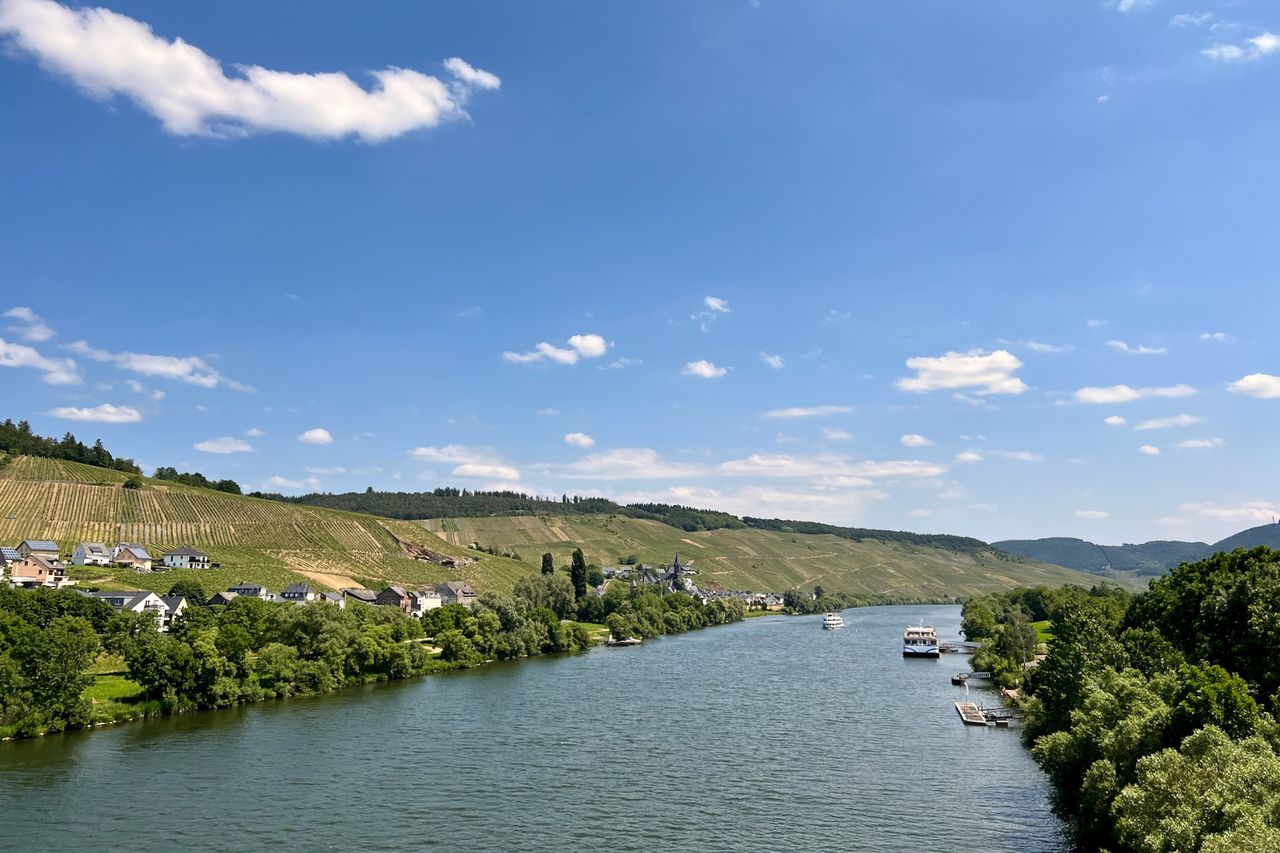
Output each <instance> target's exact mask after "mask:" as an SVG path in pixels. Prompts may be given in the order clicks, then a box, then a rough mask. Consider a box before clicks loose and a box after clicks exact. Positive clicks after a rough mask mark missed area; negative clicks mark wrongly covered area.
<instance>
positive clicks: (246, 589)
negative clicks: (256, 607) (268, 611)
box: [227, 581, 276, 601]
mask: <svg viewBox="0 0 1280 853" xmlns="http://www.w3.org/2000/svg"><path fill="white" fill-rule="evenodd" d="M227 592H234V593H235V594H236V595H247V596H249V597H250V598H261V599H262V600H263V601H275V600H276V594H275V593H274V592H272V591H271V590H269V589H267V588H266V587H265V586H263V585H262V584H259V583H249V582H248V581H240V583H238V584H236V585H235V586H232V587H228V588H227Z"/></svg>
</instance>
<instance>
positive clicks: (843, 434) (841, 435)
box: [822, 427, 853, 441]
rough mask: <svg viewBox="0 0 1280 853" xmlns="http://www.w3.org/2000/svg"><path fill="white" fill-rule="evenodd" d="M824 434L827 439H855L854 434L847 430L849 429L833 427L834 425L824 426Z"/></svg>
mask: <svg viewBox="0 0 1280 853" xmlns="http://www.w3.org/2000/svg"><path fill="white" fill-rule="evenodd" d="M822 435H823V437H824V438H825V439H826V440H827V441H851V440H853V435H852V434H851V433H849V432H847V431H845V430H842V429H835V428H833V427H823V428H822Z"/></svg>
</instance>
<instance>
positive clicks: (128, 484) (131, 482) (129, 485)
mask: <svg viewBox="0 0 1280 853" xmlns="http://www.w3.org/2000/svg"><path fill="white" fill-rule="evenodd" d="M121 487H122V488H125V489H141V488H142V478H141V477H139V476H138V475H137V474H133V475H132V476H130V477H129V478H128V479H126V480H125V481H124V482H123V483H122V484H121Z"/></svg>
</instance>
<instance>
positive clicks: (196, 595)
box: [169, 580, 208, 606]
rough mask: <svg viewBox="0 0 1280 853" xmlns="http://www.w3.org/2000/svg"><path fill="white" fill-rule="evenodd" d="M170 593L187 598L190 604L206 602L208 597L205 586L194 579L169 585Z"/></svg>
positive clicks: (196, 604) (195, 604)
mask: <svg viewBox="0 0 1280 853" xmlns="http://www.w3.org/2000/svg"><path fill="white" fill-rule="evenodd" d="M169 595H171V596H172V595H180V596H182V597H183V598H185V599H186V600H187V603H188V604H190V605H193V606H198V605H201V604H204V603H205V601H206V600H207V599H208V596H206V595H205V594H204V587H202V586H201V585H200V584H199V583H198V582H197V581H193V580H180V581H176V582H175V583H174V585H173V586H171V587H169Z"/></svg>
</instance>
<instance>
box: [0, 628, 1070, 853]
mask: <svg viewBox="0 0 1280 853" xmlns="http://www.w3.org/2000/svg"><path fill="white" fill-rule="evenodd" d="M844 616H845V620H846V622H847V623H848V627H847V628H845V629H844V630H842V631H835V632H830V631H822V630H821V629H820V627H819V625H820V617H768V618H761V619H753V620H750V621H748V622H746V623H743V624H739V625H732V626H727V627H721V628H711V629H708V630H705V631H700V632H695V633H692V634H686V635H683V636H679V637H669V638H663V639H659V640H653V641H650V642H647V643H645V645H644V646H642V647H639V648H631V649H597V650H594V651H592V652H590V653H587V654H583V655H578V656H573V657H557V658H544V659H534V660H529V661H520V662H513V663H507V664H501V665H495V666H491V667H486V668H482V669H480V670H473V671H469V672H463V673H452V674H448V675H442V676H432V677H429V678H426V679H420V680H416V681H410V682H403V683H400V684H394V685H383V686H378V687H371V688H360V689H354V690H348V691H344V692H341V693H338V694H333V695H330V696H325V697H316V698H310V699H300V700H293V701H289V702H279V703H271V704H264V705H257V706H249V707H245V708H238V709H233V710H229V711H219V712H213V713H206V714H196V715H189V716H185V717H180V718H169V719H162V720H156V721H147V722H140V723H130V724H122V725H120V726H115V727H111V728H106V729H100V730H97V731H94V732H85V733H76V734H72V735H65V736H54V737H48V738H39V739H36V740H30V741H17V742H12V743H0V816H3V818H2V819H3V827H0V849H11V850H15V851H16V850H21V851H78V850H129V851H139V853H151V851H171V850H175V849H181V850H202V851H203V850H208V851H236V853H239V851H254V853H257V851H275V850H281V849H286V848H288V849H292V850H299V851H301V850H307V851H310V850H317V851H320V850H335V851H345V850H369V851H383V850H385V851H393V850H394V851H399V850H424V849H426V850H503V851H513V850H522V851H523V850H528V851H544V850H545V851H552V850H555V851H565V850H584V851H586V850H609V851H663V853H686V851H687V853H695V851H697V852H698V853H701V851H721V850H723V851H743V850H768V851H773V850H786V851H791V850H796V851H801V850H803V851H813V850H861V851H942V850H945V851H1027V853H1031V851H1035V853H1044V852H1045V851H1061V850H1065V849H1066V846H1065V844H1064V843H1063V841H1062V838H1061V834H1060V827H1059V824H1058V822H1057V821H1056V820H1055V819H1054V818H1053V816H1052V814H1051V813H1050V811H1049V805H1048V786H1047V784H1046V782H1045V780H1044V777H1043V776H1042V775H1041V774H1040V772H1039V770H1038V769H1037V768H1036V766H1035V764H1034V762H1032V760H1031V758H1030V757H1029V756H1028V755H1027V753H1026V752H1025V751H1024V750H1023V749H1022V747H1021V745H1020V743H1019V739H1018V734H1017V732H1016V731H1009V730H996V729H983V728H971V727H966V726H963V725H961V723H960V720H959V718H958V717H957V715H956V712H955V709H954V707H953V706H952V702H954V701H955V700H956V699H958V698H961V696H962V695H963V690H962V689H961V688H957V687H953V686H952V685H951V683H950V679H949V676H950V674H951V673H952V672H953V671H955V670H958V669H963V668H965V666H966V662H965V660H964V659H963V658H961V657H959V656H949V657H944V658H942V659H941V661H922V660H907V661H904V660H903V659H902V658H901V656H900V654H899V639H900V637H901V634H902V630H903V628H904V627H905V626H906V625H907V623H908V622H914V621H917V620H924V621H927V622H932V623H934V624H936V625H937V626H938V628H939V632H940V633H941V634H942V635H943V637H944V638H954V637H955V636H956V632H957V629H958V627H959V608H956V607H874V608H863V609H858V610H849V611H846V612H845V614H844ZM975 693H976V691H975ZM987 701H988V702H993V700H992V699H991V698H990V696H989V694H988V697H987Z"/></svg>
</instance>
